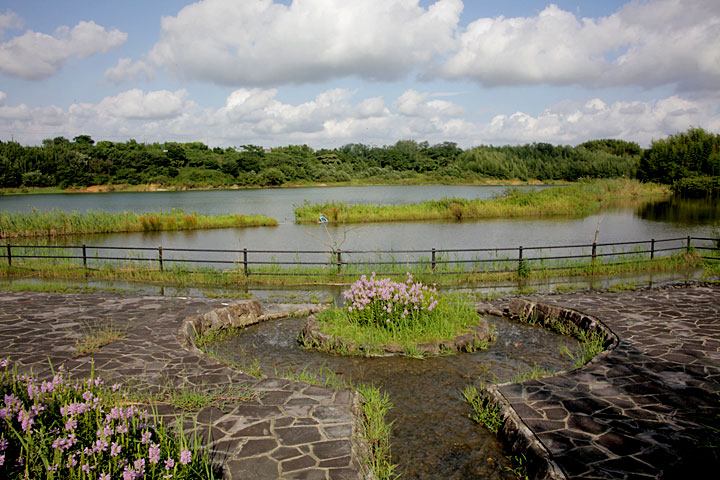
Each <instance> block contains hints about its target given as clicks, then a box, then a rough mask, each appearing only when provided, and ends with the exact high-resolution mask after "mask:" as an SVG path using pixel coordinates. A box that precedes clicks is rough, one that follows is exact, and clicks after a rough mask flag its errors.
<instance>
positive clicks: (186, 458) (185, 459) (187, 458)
mask: <svg viewBox="0 0 720 480" xmlns="http://www.w3.org/2000/svg"><path fill="white" fill-rule="evenodd" d="M191 461H192V453H190V450H183V451H182V452H180V463H182V464H183V465H187V464H188V463H190V462H191Z"/></svg>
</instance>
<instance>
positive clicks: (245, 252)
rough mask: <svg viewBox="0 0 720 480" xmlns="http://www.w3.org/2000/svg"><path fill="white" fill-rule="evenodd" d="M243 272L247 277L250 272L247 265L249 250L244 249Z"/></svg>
mask: <svg viewBox="0 0 720 480" xmlns="http://www.w3.org/2000/svg"><path fill="white" fill-rule="evenodd" d="M243 272H244V273H245V276H246V277H247V276H248V274H249V272H248V264H247V248H243Z"/></svg>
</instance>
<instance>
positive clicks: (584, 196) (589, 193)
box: [294, 178, 669, 223]
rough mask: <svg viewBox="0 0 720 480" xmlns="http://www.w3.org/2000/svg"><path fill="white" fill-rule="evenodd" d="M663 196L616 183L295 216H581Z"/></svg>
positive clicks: (304, 208) (332, 205)
mask: <svg viewBox="0 0 720 480" xmlns="http://www.w3.org/2000/svg"><path fill="white" fill-rule="evenodd" d="M668 193H669V190H668V188H667V187H664V186H661V185H656V184H649V183H640V182H638V181H637V180H628V179H622V178H620V179H612V180H592V181H587V182H581V183H578V184H573V185H569V186H565V187H556V188H548V189H544V190H538V191H532V192H526V191H521V190H517V189H509V190H508V191H507V192H506V194H505V195H503V196H500V197H496V198H490V199H473V200H468V199H464V198H443V199H441V200H431V201H427V202H420V203H412V204H404V205H371V204H356V205H348V204H346V203H343V202H326V203H318V204H310V203H305V204H304V205H300V206H298V207H296V208H295V210H294V212H295V220H296V221H297V222H299V223H316V222H317V221H318V218H319V217H320V215H323V216H324V217H325V218H327V219H328V221H329V222H330V223H360V222H391V221H418V220H465V219H482V218H510V217H549V216H583V215H589V214H590V213H593V212H595V211H598V210H600V209H602V208H603V207H606V206H608V205H609V204H610V203H611V202H612V201H614V200H617V199H620V198H633V197H639V196H646V195H647V196H649V195H663V194H668Z"/></svg>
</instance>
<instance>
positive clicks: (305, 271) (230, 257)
mask: <svg viewBox="0 0 720 480" xmlns="http://www.w3.org/2000/svg"><path fill="white" fill-rule="evenodd" d="M693 250H694V251H697V252H698V253H699V254H700V255H701V256H702V257H703V258H705V259H710V260H720V238H710V237H691V236H687V237H676V238H665V239H650V240H642V241H631V242H611V243H586V244H577V245H546V246H529V247H525V246H518V247H497V248H487V247H485V248H460V249H447V248H443V249H436V248H431V249H424V250H341V249H335V250H249V249H247V248H243V249H241V250H238V249H234V250H233V249H201V248H176V247H167V248H165V247H162V246H158V247H115V246H93V245H69V246H57V245H23V244H15V245H12V244H10V243H8V244H6V245H4V248H0V251H2V255H0V259H5V261H6V262H7V265H8V266H11V267H12V266H20V265H21V264H22V266H28V267H31V266H32V265H31V264H29V263H26V262H25V261H26V260H31V259H41V260H42V259H44V260H52V261H53V262H56V263H57V262H58V261H67V262H70V263H72V264H77V265H82V266H83V267H84V268H99V267H101V266H108V265H113V262H115V263H114V264H121V265H123V266H127V265H144V266H150V267H153V268H157V269H159V270H161V271H164V270H165V269H166V268H168V266H169V267H170V268H172V266H173V265H178V264H181V265H192V264H194V265H198V266H203V265H204V266H211V267H213V268H216V269H220V270H228V269H230V268H233V269H240V270H241V271H242V272H243V274H244V275H245V276H250V275H298V276H302V275H304V276H319V275H327V274H333V275H348V276H352V275H359V274H361V273H367V272H369V271H370V269H373V270H374V267H378V269H379V270H380V269H385V270H388V271H378V272H376V273H377V274H380V275H404V274H405V272H406V271H410V270H413V271H415V272H423V273H435V274H467V273H509V272H518V273H527V272H529V271H533V270H562V269H571V268H577V267H579V266H582V265H588V263H587V262H588V261H589V262H590V263H589V264H590V265H592V264H593V263H595V262H598V263H600V264H602V265H618V264H622V263H629V262H649V261H652V260H654V259H656V258H657V257H658V256H662V255H668V254H669V253H671V252H688V253H689V252H691V251H693ZM398 256H405V258H404V259H398ZM583 261H584V262H586V263H585V264H582V263H581V262H583ZM389 267H392V268H389Z"/></svg>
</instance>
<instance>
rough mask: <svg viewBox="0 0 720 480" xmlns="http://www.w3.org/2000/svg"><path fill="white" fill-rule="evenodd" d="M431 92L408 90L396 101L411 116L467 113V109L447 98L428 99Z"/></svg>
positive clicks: (395, 105) (403, 111) (402, 110)
mask: <svg viewBox="0 0 720 480" xmlns="http://www.w3.org/2000/svg"><path fill="white" fill-rule="evenodd" d="M429 96H430V94H428V93H420V92H418V91H416V90H412V89H411V90H407V91H406V92H405V93H403V94H402V95H401V96H400V97H399V98H398V99H397V100H395V102H394V103H393V107H395V108H396V109H397V110H398V111H399V112H400V113H402V114H404V115H408V116H411V117H414V116H420V117H438V116H442V117H447V116H450V117H456V116H459V115H462V114H463V113H465V109H463V108H462V107H460V106H459V105H456V104H454V103H452V102H448V101H446V100H428V97H429Z"/></svg>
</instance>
